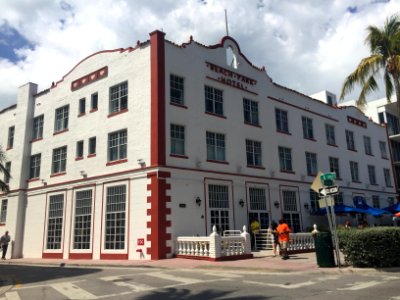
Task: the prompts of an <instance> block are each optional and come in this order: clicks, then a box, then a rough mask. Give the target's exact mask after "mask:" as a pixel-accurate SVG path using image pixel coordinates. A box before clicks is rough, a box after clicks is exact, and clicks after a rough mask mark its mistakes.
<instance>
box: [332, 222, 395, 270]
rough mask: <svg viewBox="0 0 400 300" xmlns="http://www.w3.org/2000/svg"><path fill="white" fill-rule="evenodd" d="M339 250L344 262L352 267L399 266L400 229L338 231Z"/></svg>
mask: <svg viewBox="0 0 400 300" xmlns="http://www.w3.org/2000/svg"><path fill="white" fill-rule="evenodd" d="M337 233H338V239H339V248H340V250H341V251H342V253H343V254H344V256H345V260H346V262H348V263H350V264H352V265H353V266H354V267H360V268H363V267H364V268H365V267H373V268H382V267H398V266H400V259H399V257H398V254H399V253H400V228H399V227H371V228H365V229H340V230H338V231H337Z"/></svg>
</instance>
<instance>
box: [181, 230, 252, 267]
mask: <svg viewBox="0 0 400 300" xmlns="http://www.w3.org/2000/svg"><path fill="white" fill-rule="evenodd" d="M175 254H176V255H177V256H182V257H184V256H188V257H196V258H211V259H218V258H221V257H229V256H241V255H242V256H246V255H250V254H251V242H250V234H249V233H248V232H247V231H246V226H243V232H242V233H240V235H238V234H234V235H232V236H229V235H228V236H220V235H219V234H218V233H217V230H216V227H215V226H214V227H213V233H211V235H210V236H206V237H177V238H176V244H175Z"/></svg>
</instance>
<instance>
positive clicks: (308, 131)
mask: <svg viewBox="0 0 400 300" xmlns="http://www.w3.org/2000/svg"><path fill="white" fill-rule="evenodd" d="M301 120H302V123H303V137H304V138H305V139H309V140H313V139H314V129H313V120H312V119H311V118H307V117H301Z"/></svg>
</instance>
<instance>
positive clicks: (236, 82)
mask: <svg viewBox="0 0 400 300" xmlns="http://www.w3.org/2000/svg"><path fill="white" fill-rule="evenodd" d="M206 65H207V67H208V68H209V69H210V70H211V71H213V72H214V73H216V74H217V75H219V76H218V77H217V78H214V77H210V76H207V78H209V79H212V80H215V81H218V82H220V83H223V84H226V85H229V86H232V87H235V88H238V89H240V90H243V91H247V92H250V93H253V94H255V93H254V92H252V91H249V90H248V86H255V85H256V84H257V80H255V79H252V78H250V77H247V76H244V75H241V74H239V73H236V72H233V71H231V70H228V69H225V68H223V67H220V66H218V65H215V64H213V63H210V62H206Z"/></svg>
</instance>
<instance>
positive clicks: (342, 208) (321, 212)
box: [315, 204, 366, 215]
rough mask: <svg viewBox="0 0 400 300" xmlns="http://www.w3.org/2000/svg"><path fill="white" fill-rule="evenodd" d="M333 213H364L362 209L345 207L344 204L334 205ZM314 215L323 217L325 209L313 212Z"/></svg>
mask: <svg viewBox="0 0 400 300" xmlns="http://www.w3.org/2000/svg"><path fill="white" fill-rule="evenodd" d="M334 211H335V213H336V214H343V213H366V211H365V210H364V209H360V208H356V207H353V206H347V205H344V204H336V205H334ZM315 214H316V215H325V214H326V208H320V209H318V210H317V211H316V212H315Z"/></svg>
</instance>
